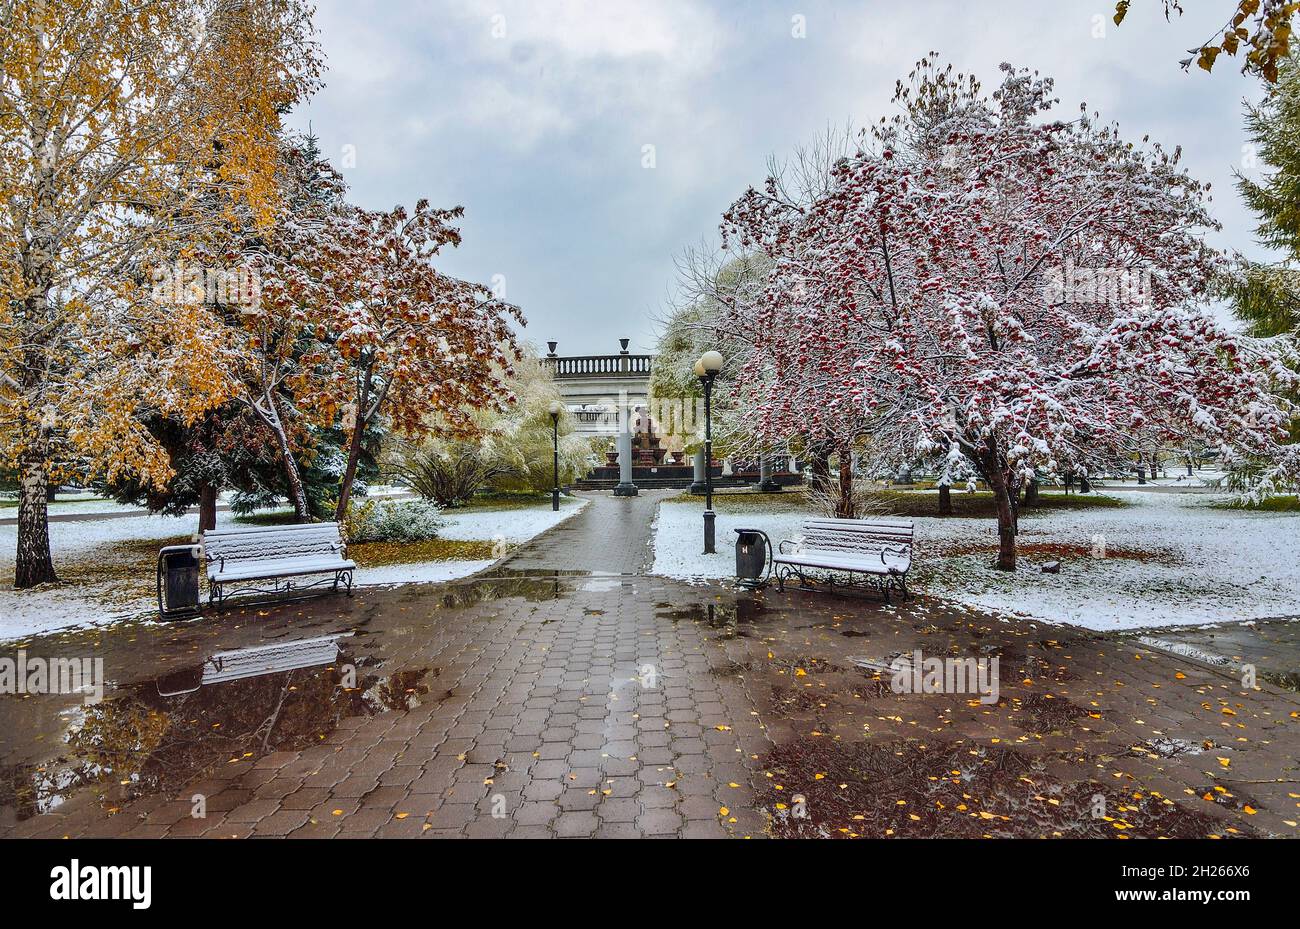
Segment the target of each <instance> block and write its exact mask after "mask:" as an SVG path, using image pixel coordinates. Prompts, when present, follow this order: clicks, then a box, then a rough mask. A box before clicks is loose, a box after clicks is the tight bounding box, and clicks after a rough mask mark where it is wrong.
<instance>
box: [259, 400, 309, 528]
mask: <svg viewBox="0 0 1300 929" xmlns="http://www.w3.org/2000/svg"><path fill="white" fill-rule="evenodd" d="M262 399H263V400H264V401H265V403H266V409H265V410H263V409H261V408H260V407H258V406H257V404H253V410H254V412H255V413H257V415H258V417H259V418H260V419H261V420H262V422H263V423H265V424H266V427H267V428H268V429H270V430H271V434H272V435H273V436H275V444H276V447H277V448H278V449H279V450H280V457H281V459H283V461H284V476H285V478H286V479H288V481H289V500H290V502H291V503H292V504H293V515H294V518H295V519H297V520H298V522H300V523H305V522H309V521H310V519H311V514H310V513H309V512H308V510H307V492H306V491H305V490H303V486H302V475H301V474H300V473H299V472H298V462H297V460H296V459H295V458H294V457H293V449H292V448H291V447H290V446H289V434H288V431H287V430H286V429H285V428H284V420H283V419H282V418H281V417H280V407H279V405H278V404H277V403H276V402H275V394H274V393H273V392H272V391H270V390H268V391H267V392H266V393H265V394H264V395H263V397H262Z"/></svg>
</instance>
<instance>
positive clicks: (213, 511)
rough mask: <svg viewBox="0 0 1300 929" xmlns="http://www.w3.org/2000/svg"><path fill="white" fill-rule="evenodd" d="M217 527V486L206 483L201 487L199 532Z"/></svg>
mask: <svg viewBox="0 0 1300 929" xmlns="http://www.w3.org/2000/svg"><path fill="white" fill-rule="evenodd" d="M216 528H217V488H216V486H215V485H213V484H204V485H203V486H202V487H200V488H199V532H207V531H208V530H210V529H216Z"/></svg>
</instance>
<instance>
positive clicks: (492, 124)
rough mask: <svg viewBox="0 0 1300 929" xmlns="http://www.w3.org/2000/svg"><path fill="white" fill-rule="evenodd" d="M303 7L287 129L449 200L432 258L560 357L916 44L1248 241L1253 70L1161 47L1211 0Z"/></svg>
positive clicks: (846, 113)
mask: <svg viewBox="0 0 1300 929" xmlns="http://www.w3.org/2000/svg"><path fill="white" fill-rule="evenodd" d="M318 3H319V9H318V14H317V19H316V21H317V25H318V27H319V30H320V41H321V44H322V46H323V48H324V51H325V54H326V57H327V59H328V62H329V71H328V73H327V74H326V77H325V80H326V87H325V89H324V90H323V91H321V93H319V94H318V95H317V96H316V97H315V98H314V99H313V100H312V101H311V102H310V104H309V105H307V106H305V107H303V108H302V109H301V110H300V111H299V112H297V113H295V114H294V115H293V118H292V123H293V125H294V126H295V127H298V128H303V129H305V128H306V127H307V124H308V121H310V123H311V126H312V128H313V131H314V132H315V133H316V135H317V136H319V138H320V140H321V145H322V148H323V150H324V152H325V153H326V155H327V156H329V157H330V158H331V160H332V161H333V162H334V164H335V165H336V166H337V167H340V168H341V169H342V170H343V173H344V176H345V177H346V178H347V180H348V182H349V184H350V185H351V196H352V199H353V200H354V201H356V202H357V203H359V204H361V205H362V206H366V207H371V208H380V207H385V208H387V207H392V206H393V205H395V204H397V203H404V204H413V203H414V202H415V201H416V200H418V199H419V198H420V197H428V198H429V199H430V200H431V201H432V202H433V204H434V205H436V206H452V205H456V204H460V205H463V206H464V207H465V210H466V214H465V219H464V222H463V225H462V231H463V233H464V239H465V241H464V244H463V245H462V246H461V247H460V248H459V249H458V250H455V251H453V252H450V253H448V255H447V256H446V257H445V259H444V260H443V261H442V264H441V267H442V269H443V270H445V271H447V272H448V273H452V274H455V275H457V276H459V277H464V278H468V279H472V280H477V281H480V282H482V283H484V284H488V285H491V284H493V283H494V281H500V282H503V283H504V285H505V296H506V298H507V299H509V300H510V301H511V302H514V303H517V304H519V305H520V306H521V307H522V308H523V310H524V313H525V315H526V316H527V318H528V327H527V329H526V331H525V337H526V338H528V339H530V340H532V341H533V342H534V343H536V344H538V345H539V346H540V345H541V344H542V343H544V342H545V341H547V340H549V339H554V340H557V341H558V342H559V343H560V349H559V350H560V353H561V354H583V353H601V352H608V351H616V350H617V347H618V346H617V342H616V340H617V339H618V338H619V337H621V336H626V337H630V338H631V339H632V350H633V351H650V350H652V349H653V346H654V337H655V331H656V322H655V320H656V318H657V317H660V316H662V313H663V309H664V306H665V302H666V301H667V300H668V299H670V298H671V296H672V295H673V292H674V289H675V281H676V271H675V267H674V259H675V258H676V257H678V256H679V255H680V254H681V252H682V250H683V249H684V248H685V247H687V246H690V245H692V244H697V243H699V242H700V241H701V239H705V240H709V241H713V240H716V232H717V227H718V221H719V218H720V216H721V214H722V212H723V210H724V209H725V208H726V207H727V206H728V205H729V204H730V203H731V202H732V201H733V200H734V199H735V198H736V197H738V196H739V195H740V194H741V193H743V192H744V190H745V188H746V187H747V186H749V185H750V184H758V183H760V182H761V181H762V179H763V177H764V165H765V162H766V160H767V158H768V156H769V155H773V154H775V155H776V156H778V157H784V156H788V155H789V154H790V153H791V151H792V150H793V149H794V148H795V147H797V146H799V145H801V144H804V143H807V142H808V141H810V140H811V139H812V138H813V137H815V136H816V135H817V134H819V133H821V132H823V131H825V129H826V128H827V127H828V126H830V125H835V126H841V125H843V124H844V123H845V122H846V121H853V122H854V123H855V124H857V125H862V124H865V123H869V122H874V121H876V120H878V119H879V118H880V117H881V116H882V115H891V114H892V112H893V109H892V107H891V104H890V99H891V97H892V95H893V88H894V82H895V80H897V79H898V78H902V77H905V76H906V75H907V73H908V72H909V71H910V70H911V67H912V64H913V63H914V62H915V61H916V60H917V59H918V58H920V57H921V56H922V55H924V54H926V53H927V52H928V51H929V50H931V49H934V50H936V51H938V52H939V53H940V55H941V56H942V57H943V58H944V59H945V60H947V61H951V62H952V63H953V65H954V66H955V67H956V68H958V69H960V70H963V71H967V72H973V73H975V74H976V75H977V76H978V77H980V78H981V80H982V81H983V83H984V85H985V89H986V90H990V91H991V90H992V89H993V87H994V86H996V83H997V79H998V64H999V63H1000V62H1003V61H1009V62H1011V63H1013V64H1016V65H1018V66H1026V67H1032V68H1036V69H1038V70H1040V71H1042V72H1044V73H1046V74H1049V75H1051V76H1052V77H1054V78H1056V95H1057V96H1058V97H1060V99H1061V104H1060V108H1059V112H1060V113H1061V114H1062V115H1063V116H1066V117H1068V116H1070V115H1071V114H1073V113H1076V112H1077V111H1078V105H1079V103H1080V102H1082V101H1087V103H1088V104H1089V107H1090V109H1096V110H1099V111H1100V112H1101V114H1102V116H1103V118H1104V119H1106V120H1114V121H1118V123H1119V124H1120V128H1121V131H1122V132H1123V133H1124V135H1125V136H1126V137H1127V138H1130V139H1133V140H1135V141H1136V140H1138V139H1140V138H1141V137H1142V135H1143V134H1144V133H1150V135H1151V136H1152V138H1153V139H1156V140H1159V141H1161V142H1163V143H1165V144H1166V145H1168V146H1174V145H1181V146H1182V147H1183V151H1184V156H1185V164H1186V165H1187V167H1188V168H1189V169H1190V170H1191V172H1192V174H1193V175H1195V176H1197V177H1199V178H1201V179H1202V180H1206V181H1210V182H1212V184H1213V185H1214V191H1213V193H1214V202H1213V204H1212V209H1213V212H1214V214H1215V215H1216V216H1217V218H1218V219H1219V220H1220V221H1221V222H1222V223H1223V227H1224V228H1223V232H1222V233H1219V234H1216V235H1214V236H1212V237H1211V241H1212V242H1213V243H1214V244H1215V245H1217V246H1219V247H1221V248H1228V249H1238V250H1241V251H1244V252H1246V253H1247V254H1251V255H1261V254H1262V253H1261V252H1260V250H1259V249H1258V247H1257V246H1256V245H1255V243H1254V240H1253V235H1252V230H1253V228H1254V223H1253V222H1252V219H1251V216H1250V214H1249V213H1248V212H1247V211H1246V210H1245V209H1243V207H1242V205H1241V203H1240V201H1239V199H1238V197H1237V194H1236V191H1235V189H1234V187H1233V183H1232V181H1233V175H1232V172H1233V169H1234V168H1241V167H1242V162H1243V145H1244V144H1245V143H1246V138H1245V135H1244V133H1243V131H1242V101H1243V100H1244V99H1246V98H1251V99H1254V98H1256V97H1258V96H1259V94H1260V88H1259V84H1258V83H1257V82H1256V81H1254V80H1252V79H1249V78H1246V77H1243V76H1242V75H1240V74H1239V73H1238V72H1237V70H1235V68H1234V65H1235V62H1234V61H1232V60H1230V59H1227V58H1221V59H1220V63H1219V66H1218V67H1217V68H1216V69H1215V72H1214V73H1213V74H1212V75H1206V74H1205V73H1204V72H1201V71H1194V72H1193V73H1186V72H1184V71H1183V70H1182V69H1181V68H1180V67H1179V65H1178V62H1179V60H1180V59H1182V58H1185V57H1187V53H1186V49H1187V48H1189V47H1191V46H1193V45H1197V44H1199V43H1200V42H1201V41H1203V40H1204V39H1206V38H1208V37H1209V36H1210V35H1211V34H1213V32H1214V30H1215V28H1216V27H1217V26H1218V25H1220V24H1221V23H1222V21H1223V20H1226V18H1227V16H1228V14H1229V13H1230V12H1231V10H1230V9H1229V8H1230V7H1235V3H1231V2H1229V0H1191V2H1184V4H1183V5H1184V6H1185V7H1187V8H1188V13H1187V15H1185V16H1184V17H1182V18H1181V19H1175V20H1174V21H1173V22H1172V23H1166V22H1165V21H1164V17H1163V15H1162V13H1161V9H1162V7H1163V4H1162V3H1161V2H1160V0H1135V2H1134V3H1133V10H1132V12H1131V13H1130V14H1129V17H1128V19H1127V20H1126V21H1125V23H1124V25H1123V26H1122V27H1118V28H1117V27H1115V26H1114V25H1113V24H1112V23H1111V22H1110V21H1109V13H1110V12H1111V11H1112V8H1113V6H1114V3H1113V2H1112V0H1049V2H1044V0H1024V2H1011V0H997V2H994V0H984V2H980V0H965V2H962V0H889V2H883V0H858V2H849V0H840V2H833V0H827V2H811V0H792V2H754V0H745V2H741V0H730V2H725V0H718V2H703V0H599V2H596V0H592V2H582V0H518V2H514V0H373V2H366V0H318ZM801 24H802V31H803V33H804V35H803V37H802V38H800V37H796V35H795V33H798V32H799V31H800V28H799V27H800V25H801ZM1099 31H1100V33H1101V35H1100V37H1098V36H1097V33H1098V32H1099ZM648 145H652V146H654V149H653V154H654V167H653V168H648V167H644V166H643V162H644V161H645V156H644V154H643V153H644V152H645V150H646V149H645V146H648ZM353 161H355V163H352V162H353ZM497 275H500V277H499V278H498V277H496V276H497Z"/></svg>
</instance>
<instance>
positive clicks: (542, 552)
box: [504, 490, 681, 575]
mask: <svg viewBox="0 0 1300 929" xmlns="http://www.w3.org/2000/svg"><path fill="white" fill-rule="evenodd" d="M679 493H681V491H679V490H650V491H642V492H641V493H640V494H639V495H637V496H635V497H615V496H613V495H611V494H602V493H580V494H578V496H580V497H585V498H587V499H589V500H591V504H590V505H588V506H587V508H586V509H585V510H584V511H583V512H581V513H579V514H578V515H577V516H574V517H572V518H571V519H569V520H567V521H566V522H564V523H562V524H560V525H559V526H558V527H556V528H555V529H553V530H552V531H550V532H548V533H546V534H545V535H543V536H540V537H538V538H536V539H533V541H531V542H530V543H528V544H527V545H525V546H523V547H522V548H521V549H520V550H519V551H518V552H516V553H515V555H514V556H513V557H512V558H510V559H509V561H507V562H506V564H505V565H504V567H505V568H506V569H507V570H511V571H526V572H535V573H547V574H553V573H555V572H565V571H586V572H589V573H593V574H595V573H600V574H627V575H637V574H644V573H645V572H646V570H647V569H648V568H649V565H650V562H651V561H652V560H653V554H654V553H653V551H652V550H651V536H652V531H651V523H652V521H653V520H654V515H655V510H656V508H657V507H658V506H659V501H660V500H664V499H667V498H668V497H672V496H676V495H677V494H679Z"/></svg>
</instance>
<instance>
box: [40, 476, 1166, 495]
mask: <svg viewBox="0 0 1300 929" xmlns="http://www.w3.org/2000/svg"><path fill="white" fill-rule="evenodd" d="M1188 470H1189V471H1190V470H1191V469H1190V468H1189V469H1188ZM58 498H59V485H58V484H56V483H54V482H53V481H50V482H49V483H48V484H46V485H45V502H46V503H54V502H56V501H57V500H58Z"/></svg>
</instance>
